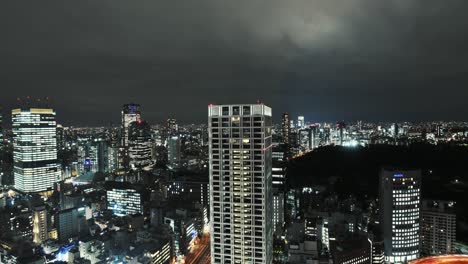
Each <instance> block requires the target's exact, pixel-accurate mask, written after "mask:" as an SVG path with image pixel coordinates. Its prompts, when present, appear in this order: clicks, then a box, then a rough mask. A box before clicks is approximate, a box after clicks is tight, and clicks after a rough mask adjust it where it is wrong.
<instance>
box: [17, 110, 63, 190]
mask: <svg viewBox="0 0 468 264" xmlns="http://www.w3.org/2000/svg"><path fill="white" fill-rule="evenodd" d="M12 122H13V127H12V131H13V160H14V169H13V173H14V178H15V188H16V189H17V190H19V191H22V192H26V193H37V192H43V191H46V190H49V189H52V187H53V186H54V183H56V182H58V181H59V180H60V176H61V170H60V169H59V165H58V162H57V132H56V126H57V124H56V121H55V112H54V110H53V109H49V108H18V109H13V110H12Z"/></svg>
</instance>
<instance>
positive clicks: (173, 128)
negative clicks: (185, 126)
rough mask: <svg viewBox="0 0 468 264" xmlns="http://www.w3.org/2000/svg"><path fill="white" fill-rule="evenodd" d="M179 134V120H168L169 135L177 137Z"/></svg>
mask: <svg viewBox="0 0 468 264" xmlns="http://www.w3.org/2000/svg"><path fill="white" fill-rule="evenodd" d="M178 133H179V126H178V125H177V120H175V119H174V118H169V119H167V134H168V136H169V137H170V136H176V135H177V134H178Z"/></svg>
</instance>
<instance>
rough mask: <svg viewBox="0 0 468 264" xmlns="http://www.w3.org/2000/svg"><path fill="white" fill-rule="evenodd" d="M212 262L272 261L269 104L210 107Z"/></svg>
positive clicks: (268, 262)
mask: <svg viewBox="0 0 468 264" xmlns="http://www.w3.org/2000/svg"><path fill="white" fill-rule="evenodd" d="M208 117H209V121H208V124H209V125H208V126H209V128H208V129H209V159H210V198H211V201H210V202H211V204H210V223H211V227H210V229H211V232H210V234H211V263H213V264H215V263H266V264H270V263H272V260H273V258H272V256H273V204H272V203H273V197H272V195H273V192H272V172H271V167H272V164H271V163H272V160H271V147H272V139H271V108H269V107H267V106H265V105H263V104H253V105H210V106H209V108H208Z"/></svg>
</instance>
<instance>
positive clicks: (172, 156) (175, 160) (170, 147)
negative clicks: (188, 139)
mask: <svg viewBox="0 0 468 264" xmlns="http://www.w3.org/2000/svg"><path fill="white" fill-rule="evenodd" d="M167 159H168V164H169V167H170V168H178V167H179V166H180V138H179V137H178V136H171V137H169V139H168V141H167Z"/></svg>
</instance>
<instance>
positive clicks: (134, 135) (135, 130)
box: [128, 119, 152, 170]
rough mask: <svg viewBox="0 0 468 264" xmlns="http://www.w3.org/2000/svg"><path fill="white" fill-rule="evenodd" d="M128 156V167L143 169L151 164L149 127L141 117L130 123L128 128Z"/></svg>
mask: <svg viewBox="0 0 468 264" xmlns="http://www.w3.org/2000/svg"><path fill="white" fill-rule="evenodd" d="M128 132H129V136H128V156H129V161H130V168H131V169H133V170H136V169H143V168H145V167H148V166H150V165H151V164H152V159H151V147H152V139H151V127H150V125H149V124H148V123H147V122H146V121H142V120H141V119H140V120H138V121H136V122H133V123H131V124H130V127H129V129H128Z"/></svg>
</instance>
